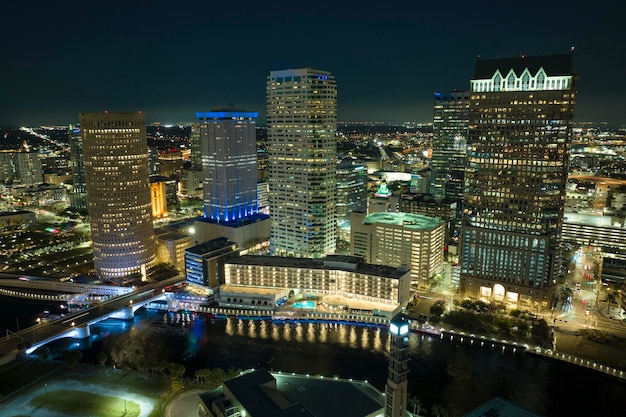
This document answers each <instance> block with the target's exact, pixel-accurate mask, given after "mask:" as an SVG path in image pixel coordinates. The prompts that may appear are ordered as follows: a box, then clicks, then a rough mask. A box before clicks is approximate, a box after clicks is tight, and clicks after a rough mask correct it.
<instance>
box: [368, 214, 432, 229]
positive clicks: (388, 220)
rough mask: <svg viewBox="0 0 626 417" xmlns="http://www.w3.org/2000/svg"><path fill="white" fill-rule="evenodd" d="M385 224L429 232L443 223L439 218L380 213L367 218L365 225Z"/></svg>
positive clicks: (369, 215)
mask: <svg viewBox="0 0 626 417" xmlns="http://www.w3.org/2000/svg"><path fill="white" fill-rule="evenodd" d="M375 223H383V224H390V225H394V226H402V227H405V228H407V229H412V230H428V229H434V228H436V227H438V226H440V225H441V224H443V221H441V219H439V218H438V217H428V216H424V215H421V214H412V213H403V212H393V213H392V212H387V211H385V212H378V213H372V214H368V215H367V216H365V219H364V220H363V224H375Z"/></svg>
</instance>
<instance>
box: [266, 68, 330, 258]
mask: <svg viewBox="0 0 626 417" xmlns="http://www.w3.org/2000/svg"><path fill="white" fill-rule="evenodd" d="M336 129H337V86H336V84H335V79H334V77H333V76H332V75H331V74H330V73H329V72H326V71H319V70H315V69H312V68H301V69H289V70H284V71H272V72H271V73H270V75H269V76H268V78H267V143H268V151H269V171H270V213H271V220H270V221H271V223H270V251H271V253H272V254H274V255H280V256H295V257H311V258H320V257H323V256H325V255H326V254H330V253H334V251H335V245H336V242H335V239H336V227H337V225H336V206H335V205H336V201H337V200H336V158H337V139H336V138H335V132H336Z"/></svg>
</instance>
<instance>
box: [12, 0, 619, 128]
mask: <svg viewBox="0 0 626 417" xmlns="http://www.w3.org/2000/svg"><path fill="white" fill-rule="evenodd" d="M346 3H348V4H333V5H332V7H330V6H328V5H326V4H317V3H313V4H310V5H308V6H305V5H298V4H294V3H288V2H275V3H272V4H271V5H265V4H260V3H257V2H248V1H244V2H241V3H239V5H238V7H236V8H235V7H230V6H228V5H226V4H208V3H206V2H194V1H192V2H188V3H185V4H184V5H180V6H176V7H174V6H172V3H171V2H165V1H158V0H157V1H154V2H150V3H149V4H148V3H143V2H142V3H140V2H133V3H129V2H124V1H120V0H113V1H110V2H107V3H106V4H97V3H85V2H76V1H71V0H70V1H67V2H63V3H62V4H58V3H49V2H41V1H35V2H34V3H32V2H31V3H11V4H9V5H7V6H5V7H6V10H5V14H4V15H5V21H4V22H3V25H2V27H1V28H0V35H2V37H3V38H4V39H7V40H10V41H9V42H6V43H5V45H4V46H3V48H2V52H3V58H4V61H5V62H4V65H3V66H2V67H0V77H1V78H2V80H3V83H2V84H1V86H0V97H2V100H1V101H0V103H2V104H1V105H0V106H1V107H0V126H9V125H10V126H23V125H27V126H35V125H43V124H69V123H76V122H77V121H78V113H79V112H89V111H104V110H110V111H136V110H142V111H143V112H145V113H146V116H147V119H148V122H154V121H159V122H161V123H164V124H169V123H172V124H174V123H177V122H190V121H193V120H194V119H195V112H196V111H207V110H210V109H211V108H215V107H219V106H224V105H229V104H231V103H232V104H233V105H235V106H237V107H241V108H244V109H246V110H249V111H258V112H259V123H260V124H262V123H264V121H265V82H266V77H267V75H268V74H269V72H270V71H271V70H280V69H288V68H298V67H304V66H310V67H314V68H317V69H322V70H327V71H330V72H331V73H332V74H333V75H334V77H335V79H336V80H337V86H338V117H339V120H341V121H363V120H367V121H383V122H405V121H415V122H430V121H432V114H433V109H432V106H433V93H434V92H435V91H440V92H443V91H451V90H455V89H457V90H463V89H468V88H469V80H470V78H471V76H472V73H473V70H474V67H475V63H476V59H477V57H478V56H480V57H481V58H487V59H488V58H498V57H514V56H519V55H521V54H522V53H524V54H526V55H528V56H532V55H545V54H563V53H568V52H569V51H570V48H571V47H575V52H574V69H575V71H576V73H577V74H578V76H579V77H580V83H579V86H580V87H579V95H578V103H577V110H576V118H575V119H576V120H577V121H595V122H608V123H609V124H611V125H615V126H621V125H624V124H626V117H624V111H623V109H624V108H626V98H625V97H626V85H624V84H623V83H621V82H618V81H617V80H620V79H622V78H624V76H625V75H626V74H625V68H626V57H625V56H624V54H622V53H620V52H621V51H619V50H618V48H614V47H613V46H612V45H621V44H624V43H626V31H616V30H615V28H618V27H621V22H620V17H621V16H623V15H625V14H626V13H625V12H626V6H625V5H624V4H623V3H620V2H613V1H608V2H606V3H607V4H604V5H594V6H591V5H586V7H585V8H575V7H572V4H571V2H563V1H556V2H551V4H549V5H548V4H546V5H542V9H541V11H539V10H537V8H536V7H528V5H527V3H521V2H520V3H519V4H518V3H517V2H509V3H499V2H491V1H486V2H481V4H480V5H474V4H470V3H467V2H460V1H452V2H448V3H446V4H445V5H444V4H442V5H434V4H419V3H415V4H413V3H408V4H405V3H404V2H397V1H392V2H387V3H385V4H384V7H383V6H381V4H380V3H379V2H373V1H369V0H365V1H361V2H359V3H355V5H354V6H352V5H351V4H350V3H352V2H346ZM609 40H610V42H609Z"/></svg>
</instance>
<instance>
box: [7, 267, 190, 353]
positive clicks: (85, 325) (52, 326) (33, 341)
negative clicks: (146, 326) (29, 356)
mask: <svg viewBox="0 0 626 417" xmlns="http://www.w3.org/2000/svg"><path fill="white" fill-rule="evenodd" d="M180 281H181V278H180V277H175V278H172V279H169V280H166V281H163V282H160V283H158V284H148V285H145V286H143V287H141V288H138V289H136V290H134V291H132V292H130V293H127V294H122V295H120V296H117V297H114V298H110V299H108V300H106V301H103V302H102V303H100V304H98V305H95V306H93V307H89V308H86V309H83V310H79V311H77V312H74V313H71V314H67V315H65V316H63V317H61V318H60V319H58V320H54V321H50V322H45V323H39V324H36V325H34V326H31V327H28V328H26V329H23V330H20V331H19V332H18V333H11V334H7V336H6V337H3V338H2V339H1V340H0V365H2V364H5V363H7V362H10V361H12V360H13V359H15V358H16V356H17V354H18V348H19V347H20V346H21V345H23V344H25V345H26V346H28V347H27V348H26V353H31V352H33V351H35V350H36V349H38V348H39V347H41V346H44V345H45V344H47V343H50V342H52V341H53V340H57V339H61V338H64V337H72V338H76V339H83V338H87V337H89V336H90V331H89V326H91V325H93V324H95V323H97V322H99V321H102V320H106V319H108V318H117V319H122V320H129V319H132V318H133V317H134V313H135V311H136V310H137V309H139V308H140V307H142V306H144V305H146V304H148V303H151V302H153V301H157V300H162V299H165V298H166V297H167V293H166V287H168V286H170V285H174V284H177V283H179V282H180Z"/></svg>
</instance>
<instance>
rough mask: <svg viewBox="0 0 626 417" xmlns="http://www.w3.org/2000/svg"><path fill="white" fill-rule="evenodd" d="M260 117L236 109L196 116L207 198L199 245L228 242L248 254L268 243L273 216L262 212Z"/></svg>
mask: <svg viewBox="0 0 626 417" xmlns="http://www.w3.org/2000/svg"><path fill="white" fill-rule="evenodd" d="M257 115H258V113H256V112H245V111H240V110H235V109H226V110H215V111H210V112H198V113H196V117H197V118H198V120H199V132H198V133H199V143H200V149H201V151H202V187H203V194H204V215H203V216H202V217H199V218H197V219H196V222H195V237H196V241H197V242H200V243H202V242H206V241H209V240H213V239H217V238H220V237H225V238H228V239H229V240H230V241H232V242H235V243H237V245H238V247H239V249H241V251H242V253H246V251H247V250H249V249H250V248H251V247H253V246H255V245H257V244H261V243H262V242H265V243H267V240H268V238H269V216H268V215H266V214H263V213H259V204H258V198H257V159H256V158H257V156H256V118H257Z"/></svg>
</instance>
